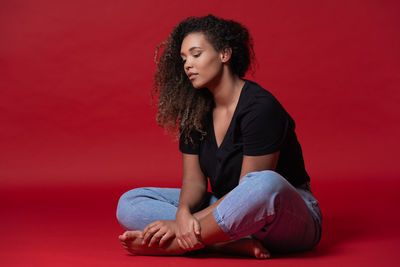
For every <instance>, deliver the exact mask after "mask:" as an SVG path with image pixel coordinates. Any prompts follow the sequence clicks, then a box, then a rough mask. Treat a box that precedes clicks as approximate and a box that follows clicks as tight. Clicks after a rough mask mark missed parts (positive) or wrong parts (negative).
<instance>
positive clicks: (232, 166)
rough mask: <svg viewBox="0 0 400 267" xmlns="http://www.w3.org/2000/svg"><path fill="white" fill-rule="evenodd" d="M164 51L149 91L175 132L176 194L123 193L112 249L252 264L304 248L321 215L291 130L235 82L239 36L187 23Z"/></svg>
mask: <svg viewBox="0 0 400 267" xmlns="http://www.w3.org/2000/svg"><path fill="white" fill-rule="evenodd" d="M164 44H165V45H166V48H165V50H164V52H163V54H162V56H161V57H160V61H159V62H158V69H157V73H156V74H155V85H154V89H153V92H154V93H155V94H156V95H158V97H159V98H158V114H157V121H158V123H159V124H160V125H162V126H163V127H165V128H167V129H169V130H172V131H174V130H176V129H178V132H179V139H180V140H179V149H180V151H181V152H182V160H183V181H182V188H181V189H173V188H138V189H133V190H130V191H128V192H126V193H125V194H123V195H122V196H121V198H120V200H119V203H118V208H117V218H118V221H119V223H120V224H121V226H122V227H124V229H125V230H127V231H126V232H125V233H123V234H122V235H120V236H119V239H120V241H121V243H122V245H123V246H124V247H125V248H126V249H127V250H128V251H129V252H131V253H132V254H136V255H179V254H184V253H185V252H187V251H191V250H197V249H202V248H204V247H205V249H213V250H218V251H222V252H228V253H231V252H234V253H241V254H243V255H248V256H252V257H256V258H269V257H270V252H278V253H283V252H298V251H304V250H309V249H311V248H312V247H314V246H315V245H316V244H317V243H318V242H319V240H320V236H321V213H320V210H319V207H318V202H317V201H316V200H315V198H314V197H313V195H312V193H311V189H310V185H309V181H310V178H309V176H308V174H307V172H306V170H305V167H304V160H303V156H302V151H301V147H300V145H299V142H298V140H297V137H296V134H295V123H294V121H293V119H292V118H291V117H290V116H289V114H288V113H287V112H286V111H285V109H284V108H283V107H282V106H281V104H280V103H279V102H278V101H277V100H276V99H275V97H274V96H273V95H272V94H271V93H269V92H268V91H266V90H264V89H263V88H262V87H261V86H259V85H258V84H257V83H255V82H252V81H250V80H245V79H243V78H242V77H243V76H244V75H245V73H246V71H247V70H248V68H249V66H250V63H251V62H252V59H253V58H254V53H253V46H252V39H251V37H250V36H249V33H248V31H247V29H246V28H245V27H243V26H242V25H241V24H239V23H237V22H235V21H230V20H224V19H221V18H217V17H214V16H212V15H208V16H205V17H189V18H187V19H185V20H183V21H182V22H180V23H179V24H178V25H177V26H176V27H175V28H174V29H173V31H172V32H171V34H170V35H169V37H168V39H167V41H166V42H165V43H164ZM207 178H208V179H209V181H210V184H211V188H212V191H213V193H208V192H207Z"/></svg>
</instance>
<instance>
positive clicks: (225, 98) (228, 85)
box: [208, 72, 244, 108]
mask: <svg viewBox="0 0 400 267" xmlns="http://www.w3.org/2000/svg"><path fill="white" fill-rule="evenodd" d="M243 85H244V81H243V80H242V79H241V78H239V77H238V76H236V75H233V74H232V73H230V72H223V73H222V75H221V78H220V79H219V80H218V83H217V84H215V85H213V86H209V87H208V89H209V90H210V92H211V93H212V94H213V97H214V102H215V106H216V107H217V108H228V107H230V106H231V105H232V104H234V103H236V102H237V100H238V98H239V96H240V92H241V90H242V88H243Z"/></svg>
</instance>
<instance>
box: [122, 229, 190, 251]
mask: <svg viewBox="0 0 400 267" xmlns="http://www.w3.org/2000/svg"><path fill="white" fill-rule="evenodd" d="M119 240H120V241H121V244H122V246H123V247H124V248H125V249H126V250H128V251H129V252H130V253H132V254H134V255H181V254H184V253H185V251H184V250H182V249H181V248H180V247H179V245H178V243H177V242H176V241H175V238H174V239H171V240H168V241H167V242H165V244H164V245H163V246H162V247H159V246H152V247H149V246H147V245H142V241H143V235H142V231H126V232H125V233H123V234H122V235H120V236H119Z"/></svg>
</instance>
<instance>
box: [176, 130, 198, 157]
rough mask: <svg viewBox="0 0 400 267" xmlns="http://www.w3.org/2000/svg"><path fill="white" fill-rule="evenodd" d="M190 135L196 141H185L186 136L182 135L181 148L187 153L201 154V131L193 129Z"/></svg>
mask: <svg viewBox="0 0 400 267" xmlns="http://www.w3.org/2000/svg"><path fill="white" fill-rule="evenodd" d="M190 136H191V137H192V139H193V141H194V143H192V142H190V140H188V141H187V142H185V138H184V137H183V136H182V135H181V136H180V138H179V150H180V151H181V152H182V153H185V154H199V148H200V133H199V132H197V131H193V132H192V133H191V134H190Z"/></svg>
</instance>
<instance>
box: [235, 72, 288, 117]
mask: <svg viewBox="0 0 400 267" xmlns="http://www.w3.org/2000/svg"><path fill="white" fill-rule="evenodd" d="M243 90H244V91H243V95H242V99H241V100H240V112H241V113H242V114H243V115H245V114H249V113H250V114H257V113H261V114H264V115H266V113H268V114H275V115H279V114H280V115H284V114H285V113H286V111H285V109H284V108H283V106H282V105H281V103H280V102H279V101H278V100H277V99H276V97H275V96H274V95H273V94H272V93H271V92H269V91H268V90H266V89H264V88H263V87H261V86H260V85H259V84H257V83H256V82H253V81H250V80H246V85H245V87H244V88H243Z"/></svg>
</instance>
